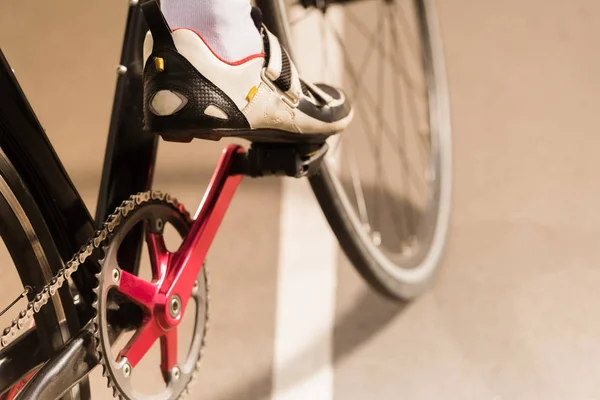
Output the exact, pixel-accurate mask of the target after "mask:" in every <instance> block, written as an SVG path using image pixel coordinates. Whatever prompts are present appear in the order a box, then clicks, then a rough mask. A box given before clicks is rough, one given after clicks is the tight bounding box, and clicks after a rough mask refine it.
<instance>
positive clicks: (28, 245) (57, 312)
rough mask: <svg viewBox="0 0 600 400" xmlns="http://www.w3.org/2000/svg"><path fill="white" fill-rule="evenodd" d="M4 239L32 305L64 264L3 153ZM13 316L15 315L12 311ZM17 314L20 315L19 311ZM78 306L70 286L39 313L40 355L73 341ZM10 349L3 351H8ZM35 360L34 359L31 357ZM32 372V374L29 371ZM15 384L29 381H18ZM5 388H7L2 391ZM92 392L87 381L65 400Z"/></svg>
mask: <svg viewBox="0 0 600 400" xmlns="http://www.w3.org/2000/svg"><path fill="white" fill-rule="evenodd" d="M0 236H1V237H2V240H3V241H4V244H5V246H6V249H7V250H8V253H9V255H10V257H11V258H12V260H13V262H14V265H15V267H16V269H17V272H18V275H19V278H20V280H21V283H22V284H23V287H24V288H25V287H27V286H29V287H31V288H32V289H33V290H32V291H30V293H29V294H28V300H29V301H31V300H33V297H34V296H35V294H36V293H37V291H38V290H40V288H41V287H43V285H44V284H46V283H47V282H48V281H49V279H50V278H51V277H52V276H53V275H54V273H55V272H56V271H53V268H54V269H56V266H60V265H61V260H60V256H59V254H58V252H56V251H52V250H48V248H49V247H51V244H50V243H49V241H51V240H52V239H51V235H50V232H49V231H48V228H47V226H46V224H45V222H44V220H43V218H42V216H41V213H40V211H39V209H38V208H37V206H36V204H35V201H34V200H33V197H32V196H31V194H30V193H29V191H28V189H27V187H26V186H25V184H24V182H23V181H22V180H21V178H20V176H19V173H18V171H17V170H16V169H15V168H14V166H13V165H12V164H11V162H10V160H9V159H8V157H7V156H6V155H5V154H4V152H3V151H2V150H1V149H0ZM9 312H10V311H9ZM13 312H14V311H13ZM75 315H76V310H75V305H74V303H73V300H72V297H71V296H70V293H69V292H68V288H67V287H63V288H62V289H61V290H59V292H58V293H57V294H55V295H54V296H52V297H51V298H50V299H49V301H48V304H46V306H45V307H43V308H42V309H41V310H40V312H38V313H36V314H34V321H35V329H36V333H37V340H38V344H39V347H40V349H39V351H42V352H43V353H44V357H43V359H48V358H49V357H50V356H52V355H53V353H54V352H55V351H56V350H57V349H59V348H60V347H61V346H62V345H64V344H65V343H66V342H67V341H68V340H69V338H70V331H72V329H73V327H72V326H70V325H71V324H72V321H73V318H74V316H75ZM9 348H10V345H9V346H8V347H6V348H4V349H2V350H0V359H2V358H3V352H4V351H7V349H9ZM30 356H31V355H30ZM29 372H31V371H29ZM14 378H15V382H14V384H16V383H18V382H19V381H20V380H22V379H23V378H25V375H22V376H15V377H14ZM0 389H2V388H0ZM90 397H91V396H90V389H89V383H88V381H87V379H85V380H83V381H81V382H80V383H79V386H78V388H77V389H75V390H73V391H72V392H70V393H68V394H66V395H65V396H64V397H63V399H69V400H88V399H90Z"/></svg>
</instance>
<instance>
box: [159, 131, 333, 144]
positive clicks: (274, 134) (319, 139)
mask: <svg viewBox="0 0 600 400" xmlns="http://www.w3.org/2000/svg"><path fill="white" fill-rule="evenodd" d="M154 134H156V135H159V136H161V137H162V138H163V140H165V141H167V142H178V143H189V142H191V141H192V140H194V139H202V140H211V141H215V142H217V141H219V140H221V139H223V138H240V139H245V140H248V141H250V142H260V143H289V144H302V143H315V144H318V143H324V142H325V140H327V138H329V137H330V136H332V135H334V134H335V133H331V134H315V133H292V132H286V131H279V130H274V129H252V130H239V129H212V130H207V131H202V130H198V129H190V130H177V131H172V132H169V131H165V132H154Z"/></svg>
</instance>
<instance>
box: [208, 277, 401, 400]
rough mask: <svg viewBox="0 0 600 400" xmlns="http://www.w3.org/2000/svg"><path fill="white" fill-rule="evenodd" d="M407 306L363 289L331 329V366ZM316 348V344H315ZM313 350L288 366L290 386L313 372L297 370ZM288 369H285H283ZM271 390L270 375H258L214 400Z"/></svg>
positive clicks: (250, 398) (247, 399) (251, 398)
mask: <svg viewBox="0 0 600 400" xmlns="http://www.w3.org/2000/svg"><path fill="white" fill-rule="evenodd" d="M407 304H408V303H398V302H394V301H391V300H389V299H387V298H384V297H382V296H380V295H378V294H377V293H375V292H373V291H372V290H370V289H366V290H365V291H364V292H363V293H362V294H361V295H360V296H359V297H358V298H357V299H356V300H355V302H354V306H353V307H352V308H351V309H350V310H349V311H348V312H347V313H345V314H344V315H343V316H342V318H340V319H339V321H338V323H336V325H335V327H334V338H333V343H334V344H335V345H334V350H333V364H334V365H335V364H337V363H339V362H340V361H343V360H344V359H345V358H346V357H348V356H349V355H351V354H352V352H353V351H354V350H355V349H356V348H358V347H360V346H361V345H362V344H363V343H365V342H366V341H367V340H368V339H369V338H371V337H372V336H374V335H376V334H377V333H378V332H379V331H381V330H382V329H383V328H385V327H386V326H387V325H388V324H389V323H390V322H391V321H392V320H393V319H394V318H395V317H396V316H397V315H398V314H400V313H401V312H402V310H404V308H405V307H406V305H407ZM315 347H316V344H315ZM312 351H313V347H311V349H309V350H307V351H305V352H303V353H302V354H301V355H300V356H298V357H297V359H295V360H293V361H291V362H290V364H289V368H290V369H291V370H292V371H293V375H292V376H293V378H292V379H291V382H290V385H292V384H296V383H298V382H301V381H302V380H304V379H306V378H308V377H309V376H310V374H311V373H312V372H313V371H305V370H302V368H298V369H297V368H296V366H297V365H299V366H302V365H306V364H310V363H309V362H305V360H306V359H310V358H311V357H312ZM286 367H287V366H286ZM271 386H272V371H271V370H270V369H268V370H264V371H262V372H261V374H260V377H259V378H257V379H255V380H253V381H250V382H243V383H242V384H241V385H239V386H238V387H234V388H233V389H231V390H230V391H228V392H227V393H223V394H220V395H217V396H216V397H215V399H217V400H240V399H244V400H258V399H264V398H265V395H266V394H267V393H268V392H269V391H270V388H271Z"/></svg>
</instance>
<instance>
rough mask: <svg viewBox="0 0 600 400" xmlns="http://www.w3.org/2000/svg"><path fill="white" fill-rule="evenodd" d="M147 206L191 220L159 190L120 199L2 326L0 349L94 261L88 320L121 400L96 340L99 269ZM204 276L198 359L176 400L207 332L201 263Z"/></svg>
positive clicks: (105, 370)
mask: <svg viewBox="0 0 600 400" xmlns="http://www.w3.org/2000/svg"><path fill="white" fill-rule="evenodd" d="M150 204H162V205H165V206H168V207H171V208H172V209H174V210H175V211H177V212H178V213H179V215H180V216H181V217H182V218H183V219H184V220H185V221H186V223H187V224H188V225H191V223H192V218H191V216H190V214H189V212H188V211H187V210H186V209H185V207H184V206H183V204H181V203H179V202H178V201H177V199H176V198H174V197H172V196H171V195H169V194H168V193H164V192H161V191H147V192H139V193H137V194H135V195H132V196H130V197H129V198H128V199H127V200H124V201H123V202H122V203H121V205H119V206H118V207H117V208H116V209H115V211H114V212H113V213H112V214H111V215H110V216H109V217H108V218H107V219H106V220H105V221H104V223H103V224H102V225H101V228H99V229H98V230H97V231H96V232H95V233H94V235H93V236H92V237H91V238H90V239H89V240H88V241H87V242H86V244H85V245H83V246H82V247H81V248H80V249H79V251H78V252H77V253H75V254H74V255H73V257H71V259H69V261H67V262H66V263H65V266H64V267H63V268H61V269H59V271H58V272H57V274H56V275H55V276H54V277H52V278H51V279H50V283H49V284H46V285H45V286H44V287H43V288H42V289H41V290H40V291H39V292H38V293H37V294H36V295H35V296H34V300H32V301H30V302H28V303H27V306H26V308H25V309H24V310H22V311H21V312H20V313H18V317H17V318H15V319H13V320H12V322H11V324H10V325H9V326H8V327H6V328H5V329H4V330H3V331H2V332H1V335H0V349H2V348H4V347H5V346H7V345H8V344H9V343H10V342H11V340H10V339H11V338H14V337H15V336H16V333H17V332H18V331H19V330H21V329H22V328H23V327H24V326H25V325H26V324H27V322H29V321H30V319H31V318H33V315H34V314H35V313H38V312H39V310H40V309H41V308H42V307H44V306H45V305H46V304H47V303H48V302H49V300H50V297H51V296H52V295H54V294H55V293H56V292H57V291H58V289H60V288H61V287H62V286H63V285H64V283H65V282H67V280H68V278H69V277H70V276H71V275H72V274H73V273H75V272H76V271H77V269H78V268H79V267H80V266H81V265H82V264H85V263H86V261H88V260H90V261H95V262H96V263H97V265H99V266H100V267H101V268H100V269H99V270H98V271H97V272H96V273H95V274H94V277H95V279H96V282H95V286H94V288H93V293H94V298H93V301H92V308H93V309H94V316H93V317H92V323H93V326H94V339H95V350H96V355H97V356H98V359H99V362H100V366H101V368H102V375H103V376H105V377H106V378H107V387H108V388H111V389H112V391H113V397H118V398H119V399H123V400H125V399H126V397H125V396H124V395H123V394H122V393H121V392H120V390H119V389H118V388H117V386H116V385H115V384H114V383H113V381H112V380H111V377H110V370H109V366H108V365H107V362H106V358H105V357H104V355H105V351H104V350H103V349H102V347H103V345H102V339H101V337H100V332H101V323H100V318H101V316H100V314H99V308H98V307H99V301H100V283H101V279H102V278H101V274H102V266H103V265H104V261H105V259H106V254H107V253H106V252H107V249H108V245H109V244H110V241H111V240H112V238H113V237H114V234H115V230H116V229H118V227H119V226H121V224H122V223H123V222H124V221H125V220H126V219H127V218H128V217H131V212H132V211H134V210H136V208H139V207H144V206H147V205H150ZM202 269H203V271H204V274H203V277H204V283H205V290H206V304H205V315H204V325H203V326H204V332H203V336H202V339H201V342H200V350H199V354H198V359H197V361H196V363H195V368H194V370H193V372H192V374H191V378H190V380H189V382H188V383H187V385H186V386H185V387H184V388H183V389H182V392H181V393H180V398H184V397H186V396H187V395H188V394H189V387H190V386H191V385H192V383H193V382H194V380H195V378H196V375H197V372H198V368H199V365H200V362H201V360H202V358H203V353H204V346H205V344H206V336H207V333H208V328H209V324H208V320H209V316H210V306H209V304H210V295H209V289H210V286H209V283H208V270H207V269H206V265H205V264H204V265H203V267H202Z"/></svg>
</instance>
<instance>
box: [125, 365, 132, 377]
mask: <svg viewBox="0 0 600 400" xmlns="http://www.w3.org/2000/svg"><path fill="white" fill-rule="evenodd" d="M129 375H131V365H129V363H128V362H126V363H125V364H124V365H123V376H124V377H125V378H129Z"/></svg>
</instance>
